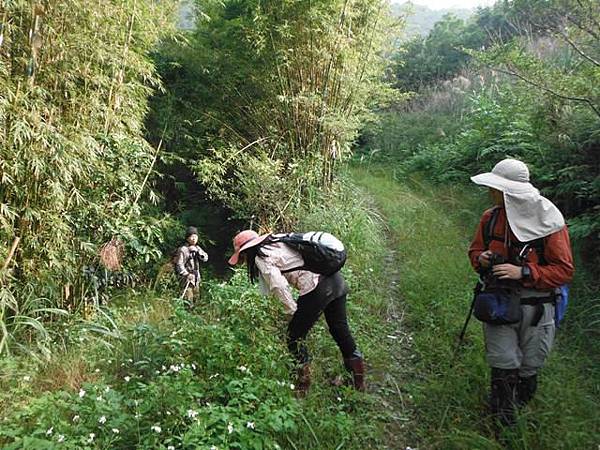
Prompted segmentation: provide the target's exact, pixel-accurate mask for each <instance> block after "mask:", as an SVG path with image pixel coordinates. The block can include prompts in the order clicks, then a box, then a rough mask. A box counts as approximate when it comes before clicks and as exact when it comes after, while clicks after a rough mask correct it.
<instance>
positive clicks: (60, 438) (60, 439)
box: [57, 434, 65, 442]
mask: <svg viewBox="0 0 600 450" xmlns="http://www.w3.org/2000/svg"><path fill="white" fill-rule="evenodd" d="M57 440H58V442H63V441H64V440H65V435H64V434H59V435H58V439H57Z"/></svg>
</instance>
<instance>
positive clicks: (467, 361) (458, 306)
mask: <svg viewBox="0 0 600 450" xmlns="http://www.w3.org/2000/svg"><path fill="white" fill-rule="evenodd" d="M352 173H353V178H354V180H355V181H356V183H357V184H359V185H361V186H363V187H364V189H365V190H366V191H368V192H369V193H370V194H371V195H372V196H373V197H374V198H375V199H376V202H377V204H378V206H379V208H380V210H381V211H382V213H383V214H384V215H385V217H386V219H387V221H388V223H389V224H390V230H391V233H392V235H393V237H394V240H395V242H396V245H397V246H398V252H399V258H398V263H399V265H400V267H401V270H400V280H401V281H400V286H401V292H402V297H403V302H404V304H405V308H406V310H407V315H408V324H409V326H410V328H411V331H412V333H413V336H414V351H415V353H416V358H415V361H414V372H413V375H412V376H411V377H408V378H406V379H405V380H401V382H402V383H401V384H402V386H403V389H406V390H407V391H408V392H410V393H411V394H412V395H413V397H414V399H415V414H416V421H415V422H416V427H415V428H414V432H415V433H416V436H417V439H418V443H419V446H420V447H422V448H439V449H464V448H482V449H493V448H500V446H499V444H498V443H497V442H496V441H495V439H494V437H493V436H494V434H493V428H492V426H491V424H490V422H489V420H487V419H486V418H485V416H484V404H485V397H486V394H487V386H488V382H489V381H488V368H487V366H486V364H485V362H484V351H483V339H482V332H481V325H480V324H479V323H478V322H477V321H476V320H475V319H473V320H472V321H471V323H470V325H469V328H468V331H467V338H466V342H465V345H464V346H463V347H462V348H461V349H460V351H459V352H458V353H457V354H455V353H454V349H455V344H456V338H457V336H458V334H459V332H460V329H461V327H462V325H463V322H464V320H465V316H466V314H467V311H468V308H469V305H470V301H471V295H472V294H471V293H472V287H473V285H474V283H475V280H476V277H475V275H474V273H473V272H472V270H471V268H470V266H469V263H468V259H467V256H466V252H467V248H468V244H469V241H470V238H471V236H472V233H473V231H474V229H475V226H476V223H477V221H478V219H479V215H480V213H481V212H482V211H483V209H484V208H485V203H484V202H483V199H482V197H481V196H480V195H479V194H478V193H477V190H476V189H475V188H473V189H472V190H471V191H470V192H463V191H464V189H463V190H461V189H460V188H453V187H451V186H437V187H435V188H433V187H431V186H429V185H428V184H423V183H419V182H416V181H414V180H403V182H402V183H399V182H397V181H396V180H394V179H392V178H391V177H390V176H389V175H388V174H387V172H386V171H385V170H371V171H368V170H366V169H364V168H355V169H354V170H353V171H352ZM581 284H582V280H581V279H579V280H576V281H575V283H574V293H575V295H574V303H575V302H578V303H583V302H585V300H586V299H589V300H591V299H592V298H593V296H594V293H593V292H590V291H589V290H588V292H583V291H582V289H581ZM577 294H580V295H581V296H580V297H579V298H578V297H577ZM595 295H596V297H595V298H597V295H598V293H597V291H596V292H595ZM572 310H573V311H569V312H570V316H571V317H574V319H570V320H575V321H577V315H578V314H577V312H578V306H576V305H574V306H573V307H572ZM589 337H591V336H588V339H589ZM583 342H584V340H583V338H582V336H581V334H580V332H579V331H578V330H576V329H574V326H573V325H567V326H566V327H565V329H564V330H561V331H560V332H559V335H558V339H557V342H556V346H555V349H554V351H553V353H552V354H551V356H550V358H549V361H548V363H547V366H546V368H545V369H544V370H543V371H542V375H541V387H540V390H539V393H538V395H537V397H536V399H535V400H534V401H533V402H532V404H531V406H530V407H528V408H527V409H526V410H525V411H524V413H523V414H522V416H521V418H520V421H519V424H518V427H517V428H516V429H515V430H512V431H508V430H507V431H505V433H504V434H505V438H506V439H507V441H508V442H509V446H510V448H513V449H549V448H552V449H559V448H564V449H583V448H595V447H596V446H597V445H598V443H600V440H599V439H598V436H599V435H600V413H599V412H598V408H597V404H598V401H599V400H600V398H599V397H600V396H599V395H598V385H599V382H600V376H599V373H598V369H597V364H595V361H594V359H593V357H594V350H596V349H597V348H598V347H597V345H595V344H592V345H589V344H588V345H586V346H583V345H581V344H583ZM595 357H596V358H597V354H596V356H595ZM592 367H595V368H594V369H593V370H592V369H591V368H592Z"/></svg>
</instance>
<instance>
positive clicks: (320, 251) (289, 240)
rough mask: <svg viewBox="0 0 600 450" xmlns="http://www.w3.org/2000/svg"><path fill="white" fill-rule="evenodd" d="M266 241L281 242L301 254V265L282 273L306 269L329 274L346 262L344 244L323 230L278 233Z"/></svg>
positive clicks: (336, 270)
mask: <svg viewBox="0 0 600 450" xmlns="http://www.w3.org/2000/svg"><path fill="white" fill-rule="evenodd" d="M268 242H283V243H284V244H286V245H288V246H290V247H291V248H293V249H294V250H296V251H298V252H299V253H300V255H302V259H303V260H304V265H303V266H302V267H296V268H294V269H288V270H284V271H283V273H287V272H293V271H294V270H308V271H310V272H313V273H319V274H321V275H326V276H330V275H333V274H334V273H336V272H338V271H339V270H340V269H341V268H342V267H344V264H345V262H346V249H345V248H344V244H342V242H341V241H340V240H339V239H337V238H336V237H335V236H333V235H332V234H330V233H325V232H323V231H310V232H308V233H287V234H284V235H279V234H278V235H273V236H271V238H270V239H269V241H268Z"/></svg>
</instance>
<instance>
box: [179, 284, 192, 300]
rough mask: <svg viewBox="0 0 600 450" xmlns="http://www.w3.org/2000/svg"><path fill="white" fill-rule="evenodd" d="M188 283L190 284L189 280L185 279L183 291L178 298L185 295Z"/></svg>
mask: <svg viewBox="0 0 600 450" xmlns="http://www.w3.org/2000/svg"><path fill="white" fill-rule="evenodd" d="M189 285H190V280H187V283H185V287H184V288H183V292H182V293H181V296H180V297H179V298H180V299H182V298H183V297H185V293H186V291H187V290H188V287H189Z"/></svg>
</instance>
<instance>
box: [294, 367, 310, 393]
mask: <svg viewBox="0 0 600 450" xmlns="http://www.w3.org/2000/svg"><path fill="white" fill-rule="evenodd" d="M309 388H310V364H309V363H306V364H304V365H303V366H302V367H300V368H299V369H298V381H297V382H296V397H298V398H304V397H306V394H308V389H309Z"/></svg>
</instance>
